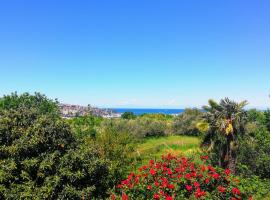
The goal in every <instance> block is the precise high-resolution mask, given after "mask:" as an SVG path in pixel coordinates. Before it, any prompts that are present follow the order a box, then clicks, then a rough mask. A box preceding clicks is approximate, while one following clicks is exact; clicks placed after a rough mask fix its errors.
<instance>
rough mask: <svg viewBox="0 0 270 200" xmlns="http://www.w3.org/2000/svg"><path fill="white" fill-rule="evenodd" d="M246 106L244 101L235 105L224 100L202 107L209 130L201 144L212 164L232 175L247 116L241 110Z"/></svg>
mask: <svg viewBox="0 0 270 200" xmlns="http://www.w3.org/2000/svg"><path fill="white" fill-rule="evenodd" d="M246 104H247V103H246V101H243V102H240V103H236V102H234V101H231V100H229V99H228V98H225V99H222V100H221V101H220V103H219V104H218V103H216V102H215V101H213V100H209V106H204V107H203V108H204V110H205V113H204V115H203V119H204V122H206V123H208V124H209V130H208V132H207V133H206V134H205V136H204V138H203V143H202V144H203V146H207V147H208V151H209V152H211V154H210V155H211V158H212V160H213V161H214V162H216V163H217V164H218V165H219V166H221V167H223V168H229V169H230V170H231V171H232V172H233V173H235V167H236V160H237V150H238V148H239V141H241V139H242V137H243V135H244V134H245V125H246V121H247V114H246V111H245V110H244V109H243V108H244V106H245V105H246Z"/></svg>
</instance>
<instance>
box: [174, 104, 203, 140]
mask: <svg viewBox="0 0 270 200" xmlns="http://www.w3.org/2000/svg"><path fill="white" fill-rule="evenodd" d="M201 116H202V112H201V111H200V110H199V109H185V111H184V112H183V113H181V114H180V115H178V116H177V117H175V118H174V120H173V132H174V133H175V134H179V135H199V134H200V131H199V130H198V129H197V126H196V125H197V124H198V122H199V121H200V120H201Z"/></svg>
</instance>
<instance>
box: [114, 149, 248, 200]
mask: <svg viewBox="0 0 270 200" xmlns="http://www.w3.org/2000/svg"><path fill="white" fill-rule="evenodd" d="M207 158H208V156H201V160H202V162H194V160H192V159H188V158H186V157H181V158H177V157H175V156H172V155H170V154H168V155H166V156H162V161H157V162H156V161H154V160H150V161H149V165H145V166H142V167H140V168H139V172H138V173H130V174H129V176H128V178H127V179H125V180H123V181H122V182H121V184H119V185H118V186H117V190H118V192H116V194H112V195H111V199H121V198H122V199H166V200H171V199H217V200H218V199H219V200H221V199H235V200H237V199H248V198H249V195H247V194H246V193H244V191H240V189H239V188H238V184H239V180H237V179H236V178H235V177H233V176H232V175H231V174H230V171H229V170H228V169H226V170H224V169H220V168H214V167H212V166H210V165H207V164H206V162H205V160H207Z"/></svg>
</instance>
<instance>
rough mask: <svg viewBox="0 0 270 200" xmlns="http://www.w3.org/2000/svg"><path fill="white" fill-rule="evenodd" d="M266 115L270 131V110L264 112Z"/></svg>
mask: <svg viewBox="0 0 270 200" xmlns="http://www.w3.org/2000/svg"><path fill="white" fill-rule="evenodd" d="M264 115H265V126H266V128H267V129H268V131H270V110H269V109H268V110H266V111H265V112H264Z"/></svg>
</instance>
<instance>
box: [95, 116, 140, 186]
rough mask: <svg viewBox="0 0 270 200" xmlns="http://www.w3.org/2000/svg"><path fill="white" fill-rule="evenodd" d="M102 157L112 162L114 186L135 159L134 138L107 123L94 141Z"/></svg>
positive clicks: (111, 182)
mask: <svg viewBox="0 0 270 200" xmlns="http://www.w3.org/2000/svg"><path fill="white" fill-rule="evenodd" d="M94 142H95V144H96V145H97V147H98V149H99V152H100V154H101V157H102V158H104V159H106V160H109V161H110V177H109V181H110V184H111V185H112V186H113V185H114V184H115V183H117V182H118V181H119V180H121V179H122V178H123V177H124V176H125V175H126V174H127V171H128V169H129V168H130V166H131V163H132V161H133V159H134V157H133V152H134V148H135V143H134V139H133V137H132V136H131V135H130V134H128V133H126V132H121V131H119V129H118V127H117V125H115V124H114V123H112V121H111V123H110V122H108V121H107V124H106V125H105V126H104V127H103V129H102V130H101V131H100V132H99V133H98V134H97V136H96V139H95V140H94Z"/></svg>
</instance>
